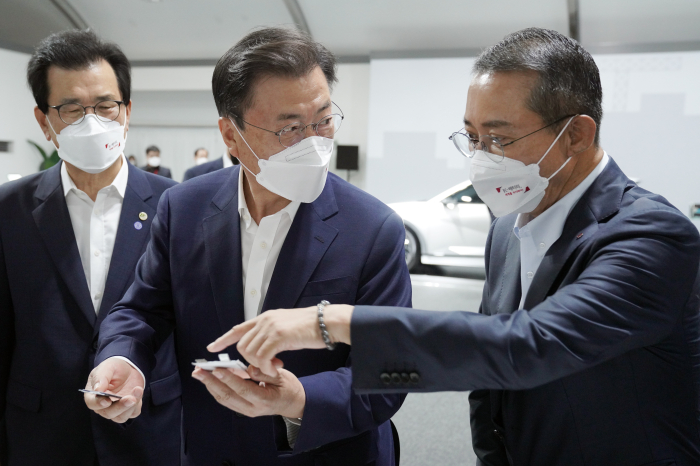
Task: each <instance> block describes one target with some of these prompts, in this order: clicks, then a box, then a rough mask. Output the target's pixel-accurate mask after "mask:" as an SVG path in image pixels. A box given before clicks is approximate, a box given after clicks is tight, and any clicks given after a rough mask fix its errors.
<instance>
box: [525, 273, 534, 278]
mask: <svg viewBox="0 0 700 466" xmlns="http://www.w3.org/2000/svg"><path fill="white" fill-rule="evenodd" d="M534 276H535V274H534V273H532V272H528V273H527V278H532V277H534Z"/></svg>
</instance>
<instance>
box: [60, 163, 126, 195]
mask: <svg viewBox="0 0 700 466" xmlns="http://www.w3.org/2000/svg"><path fill="white" fill-rule="evenodd" d="M119 157H121V159H122V167H121V168H120V169H119V173H117V176H116V177H115V178H114V180H113V181H112V183H111V184H110V185H109V186H114V187H115V188H116V190H117V192H118V193H119V195H120V196H121V198H122V199H124V196H125V194H126V185H127V182H128V180H129V165H128V163H129V161H128V160H126V158H125V157H124V154H122V155H120V156H119ZM61 184H62V185H63V195H64V196H68V193H70V192H71V191H73V190H75V191H76V192H78V191H81V190H80V189H79V188H78V187H77V186H76V185H75V183H74V182H73V178H71V177H70V175H69V174H68V169H67V168H66V164H65V162H63V161H61ZM109 186H107V187H109ZM102 189H104V188H102ZM81 192H82V191H81Z"/></svg>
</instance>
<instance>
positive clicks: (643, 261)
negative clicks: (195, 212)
mask: <svg viewBox="0 0 700 466" xmlns="http://www.w3.org/2000/svg"><path fill="white" fill-rule="evenodd" d="M473 73H474V76H473V80H472V82H471V85H470V87H469V93H468V99H467V107H466V112H465V114H464V125H465V130H464V132H459V133H455V134H453V135H452V139H453V140H455V144H456V145H457V147H458V148H459V149H460V151H461V152H462V153H463V154H464V155H466V156H469V157H472V162H471V163H472V166H471V179H472V182H473V183H474V187H475V188H476V191H477V193H478V194H479V196H480V197H481V198H482V199H483V200H484V201H485V202H486V203H487V204H489V207H490V208H491V209H492V210H493V212H494V214H495V215H496V217H499V218H497V219H496V221H495V222H494V223H493V226H492V228H491V232H490V234H489V239H488V241H487V244H486V283H485V287H484V293H483V299H482V303H481V309H480V314H474V313H470V312H430V313H426V312H421V311H414V310H399V309H389V310H387V309H379V308H372V307H367V306H358V307H355V308H354V310H353V308H352V307H351V306H330V307H327V308H326V309H327V313H326V325H327V329H328V331H329V332H330V334H331V337H332V338H333V339H334V340H335V341H341V342H345V343H350V342H351V339H350V337H351V336H352V345H353V363H352V368H353V384H354V387H355V389H356V392H357V393H365V394H367V393H373V394H377V393H396V392H411V391H422V392H427V391H439V390H473V391H472V393H471V394H470V397H469V401H470V404H471V427H472V440H473V445H474V451H475V452H476V455H477V457H478V464H480V465H485V466H501V465H503V466H506V465H567V466H579V465H580V466H583V465H596V466H605V465H610V466H619V465H647V466H650V465H654V466H657V465H658V466H660V465H668V466H671V465H676V466H681V465H683V466H690V465H697V464H700V437H699V434H698V431H699V427H700V421H699V416H698V400H699V399H700V390H699V387H700V347H699V346H698V342H699V341H700V319H699V317H700V316H699V309H700V278H699V274H698V264H699V262H700V238H699V237H698V232H697V229H696V228H695V227H694V226H693V224H692V223H691V222H690V221H689V220H688V218H687V217H686V216H685V215H683V214H682V213H681V212H679V211H678V210H677V209H676V208H674V207H673V206H672V205H670V204H669V203H668V201H667V200H666V199H664V198H663V197H661V196H659V195H657V194H653V193H650V192H648V191H646V190H644V189H641V188H639V187H638V186H637V185H636V184H635V183H634V182H632V181H631V180H630V179H629V178H627V177H626V176H625V175H624V173H623V172H622V170H621V169H620V167H618V165H617V164H616V163H615V161H614V160H613V159H612V157H610V156H608V155H607V154H606V153H605V151H604V150H603V149H602V147H601V146H600V144H599V139H598V138H599V130H600V123H601V119H602V116H603V115H602V113H603V112H602V90H601V84H600V76H599V73H598V68H597V67H596V65H595V62H594V61H593V58H592V57H591V56H590V55H589V54H588V53H587V52H586V51H585V50H584V49H583V48H581V46H580V45H578V44H577V43H576V42H575V41H574V40H572V39H569V38H567V37H565V36H562V35H561V34H559V33H557V32H554V31H548V30H544V29H537V28H531V29H526V30H523V31H519V32H516V33H513V34H510V35H509V36H507V37H506V38H505V39H504V40H503V41H502V42H501V43H499V44H497V45H495V46H493V47H491V48H489V49H488V50H486V51H485V52H484V53H483V54H482V55H481V56H480V57H479V58H478V59H477V61H476V63H475V65H474V69H473ZM460 138H461V139H460ZM650 150H655V151H657V152H658V153H659V161H658V163H674V164H678V166H679V167H682V160H675V159H673V158H672V157H668V156H667V154H663V151H659V150H658V148H656V147H654V145H653V144H652V145H651V146H650ZM538 164H539V166H538ZM509 193H510V194H509ZM529 193H532V194H529ZM387 311H390V312H387ZM314 313H315V309H305V310H301V311H297V312H296V313H294V312H291V311H289V310H280V311H273V312H271V313H267V314H266V315H264V316H261V317H259V318H258V319H256V320H252V321H249V322H246V323H245V324H243V325H241V326H239V327H238V328H236V329H233V330H232V331H231V332H230V333H229V334H227V335H226V336H225V337H224V338H222V339H221V340H220V341H218V342H217V343H216V344H214V345H212V346H211V349H212V350H213V351H215V350H219V349H221V348H222V347H226V346H227V345H229V344H232V343H235V342H236V341H238V340H239V338H241V337H242V339H241V340H240V342H239V344H238V350H239V351H240V353H241V354H242V355H243V356H244V357H246V358H247V359H248V361H249V362H250V363H251V364H257V365H259V366H260V368H261V369H264V370H265V371H266V372H269V373H271V374H274V373H275V370H274V367H275V365H274V364H272V362H273V356H274V354H275V353H276V352H277V351H280V350H290V349H294V348H314V347H322V346H323V341H322V340H321V339H320V337H319V336H318V335H316V334H314V333H313V332H312V331H311V330H312V329H313V324H312V320H313V316H314ZM261 342H264V344H261ZM402 372H405V373H406V377H403V376H402V374H401V373H402Z"/></svg>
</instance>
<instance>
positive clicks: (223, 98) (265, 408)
mask: <svg viewBox="0 0 700 466" xmlns="http://www.w3.org/2000/svg"><path fill="white" fill-rule="evenodd" d="M335 66H336V65H335V58H334V57H333V55H332V54H331V53H330V52H329V51H328V50H327V49H326V48H325V47H323V46H322V45H321V44H318V43H316V42H314V41H313V40H312V39H311V38H309V37H308V36H307V35H305V34H303V33H301V32H299V31H297V30H295V29H285V28H267V29H262V30H259V31H256V32H253V33H251V34H249V35H248V36H246V37H245V38H243V39H242V40H241V41H240V42H239V43H238V44H236V45H235V46H234V47H232V48H231V49H230V50H229V51H228V52H227V53H226V54H225V55H224V56H223V57H222V58H221V59H220V60H219V63H218V64H217V66H216V68H215V70H214V77H213V91H214V99H215V101H216V103H217V107H218V110H219V115H220V116H221V118H220V119H219V128H220V130H221V133H222V136H223V138H224V142H225V143H226V145H227V147H228V150H229V151H230V153H231V154H233V155H234V156H235V157H236V158H238V159H239V160H240V162H241V165H240V166H239V167H233V168H228V169H224V170H218V171H216V172H214V173H210V174H207V175H203V176H200V177H197V178H196V179H193V180H191V181H188V182H187V183H183V184H181V185H179V186H177V187H175V188H173V189H171V190H168V191H167V192H166V193H165V194H164V195H163V198H162V199H161V202H160V204H159V205H158V215H157V217H156V219H155V221H154V224H153V227H152V239H151V243H150V244H149V246H148V248H147V251H146V253H145V255H144V256H143V258H142V260H141V261H140V262H139V265H138V268H137V271H136V279H135V281H134V284H133V285H132V287H131V288H130V289H129V291H128V292H127V293H126V295H125V297H124V299H123V300H122V301H121V302H120V303H118V304H117V305H116V306H115V308H114V309H113V310H112V312H111V313H110V315H109V316H108V317H107V319H105V321H104V323H103V325H102V329H101V332H100V340H99V351H98V356H97V357H96V359H95V362H96V364H99V365H98V366H97V367H96V368H95V369H94V371H93V372H92V374H91V375H90V379H89V381H88V386H93V387H94V386H95V384H97V383H99V386H100V387H106V386H110V387H112V388H113V389H114V390H115V393H119V394H123V395H125V398H124V399H122V400H121V401H120V402H118V403H114V404H113V405H111V406H108V407H102V406H100V405H99V404H98V402H97V400H96V399H95V397H94V396H93V395H86V403H87V404H88V406H89V407H90V408H91V409H94V410H96V411H98V412H100V413H101V414H102V415H104V416H106V417H113V418H115V419H117V420H124V419H125V418H128V417H130V418H133V417H135V416H137V415H138V406H139V404H140V403H141V398H140V392H141V387H142V384H143V381H144V379H145V380H146V381H149V380H151V378H152V377H153V375H152V372H151V371H152V367H153V362H154V360H153V353H154V352H155V351H156V350H157V349H158V348H159V347H160V345H161V344H162V342H163V341H164V339H165V338H166V337H167V335H169V334H170V333H171V332H172V331H173V330H174V331H175V341H176V345H177V355H178V365H179V368H180V374H181V376H182V377H183V423H184V428H183V435H184V442H185V444H184V446H183V448H184V451H185V453H186V455H187V458H188V460H189V461H190V463H191V464H196V465H213V464H237V465H256V466H265V465H270V466H272V465H308V466H311V465H319V464H328V465H341V466H342V465H353V466H355V465H378V466H379V465H381V466H390V465H394V464H395V456H394V453H395V450H394V448H395V446H394V442H393V432H392V426H391V424H390V418H391V416H392V415H393V414H394V413H395V412H396V411H397V410H398V409H399V407H400V406H401V403H402V401H403V395H357V394H355V393H354V392H353V390H352V388H351V379H352V377H351V373H350V369H349V367H348V366H349V364H350V348H349V347H348V346H347V345H339V346H338V347H337V348H335V349H334V350H333V351H326V350H324V351H306V352H297V353H293V354H289V355H282V359H283V360H284V363H285V365H286V368H287V370H283V371H280V373H279V376H278V377H265V376H264V375H263V374H261V373H259V371H257V369H256V368H254V367H252V366H251V367H250V368H249V370H248V375H249V376H250V377H252V379H253V381H251V380H246V379H244V378H241V377H238V376H237V375H234V373H232V372H231V371H228V370H215V371H214V372H213V373H211V372H206V371H203V370H201V369H199V368H198V369H196V370H195V371H194V372H192V363H193V362H194V361H195V360H196V359H203V358H207V357H209V358H212V356H214V359H216V356H215V355H212V354H210V353H208V352H207V350H206V346H207V344H208V343H210V342H211V341H213V340H214V339H215V338H216V337H217V336H219V335H220V334H222V333H223V332H225V331H226V330H229V329H230V328H232V327H233V326H234V325H236V324H238V323H241V322H243V321H244V320H246V319H251V318H253V317H255V316H256V315H258V314H259V313H261V312H262V313H265V312H266V311H267V310H269V309H276V308H279V307H292V306H308V305H312V304H319V303H321V302H322V301H323V300H327V301H330V302H333V303H345V304H375V305H393V306H397V305H398V306H410V304H411V285H410V279H409V275H408V270H407V268H406V263H405V260H404V248H403V242H404V229H403V223H402V221H401V218H400V217H399V216H398V215H397V214H396V213H395V212H393V211H392V210H391V209H390V208H388V207H387V206H385V205H384V204H382V203H381V202H379V201H378V200H376V199H374V198H372V197H371V196H369V195H368V194H366V193H364V192H363V191H361V190H359V189H357V188H355V187H353V186H352V185H350V184H348V183H346V182H344V181H343V180H342V179H340V178H338V177H336V176H334V175H330V174H328V164H329V162H330V156H331V153H332V147H333V139H332V138H333V137H334V135H335V131H337V130H338V128H339V126H340V123H341V122H342V119H343V116H342V113H340V111H339V109H338V108H337V107H335V106H334V104H333V103H332V102H331V99H330V88H331V86H332V84H333V83H334V81H335V79H336V78H335ZM322 306H323V304H320V307H322ZM320 312H322V311H320ZM314 319H316V317H314ZM316 331H318V332H320V327H316ZM229 356H230V358H231V359H236V358H239V357H240V356H239V355H238V354H237V353H236V351H235V349H231V350H230V351H229ZM118 357H123V358H127V359H128V360H129V361H130V363H127V362H125V361H124V360H123V359H120V358H118ZM239 374H240V373H239ZM241 375H244V374H241ZM248 375H244V376H248ZM259 382H264V384H259ZM125 400H127V401H128V402H129V403H136V404H132V405H128V404H125V403H124V401H125Z"/></svg>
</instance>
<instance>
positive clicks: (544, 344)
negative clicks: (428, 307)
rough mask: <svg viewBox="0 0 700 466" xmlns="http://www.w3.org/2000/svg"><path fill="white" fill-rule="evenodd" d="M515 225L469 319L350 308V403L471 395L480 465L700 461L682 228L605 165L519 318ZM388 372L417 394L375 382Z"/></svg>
mask: <svg viewBox="0 0 700 466" xmlns="http://www.w3.org/2000/svg"><path fill="white" fill-rule="evenodd" d="M515 219H516V215H510V216H506V217H503V218H500V219H497V220H496V221H495V223H494V224H493V226H492V229H491V233H490V235H489V239H488V242H487V245H486V284H485V287H484V294H483V300H482V304H481V314H475V313H470V312H452V313H450V312H447V313H445V312H433V313H421V312H419V311H406V312H405V313H402V314H399V313H398V311H397V310H395V309H394V310H393V311H394V312H389V313H387V312H383V313H380V312H377V310H374V309H372V308H367V307H358V308H356V309H355V313H354V314H353V322H352V329H351V331H352V342H353V373H354V376H355V387H356V388H357V389H358V390H357V391H358V392H359V393H385V392H396V391H397V390H402V391H439V390H475V391H473V392H472V393H471V395H470V403H471V424H472V437H473V444H474V450H475V452H476V454H477V456H478V457H479V458H480V462H481V464H483V465H507V464H513V465H567V466H579V465H591V466H604V465H610V466H620V465H654V466H661V465H665V466H671V465H677V466H681V465H683V466H690V465H697V464H700V434H699V428H700V422H699V421H698V419H699V417H698V400H699V399H700V391H699V389H698V387H699V386H700V385H699V384H700V346H699V343H700V330H699V325H698V321H699V309H700V302H699V293H700V285H699V282H698V263H699V261H700V239H699V237H698V231H697V229H696V228H695V226H693V224H692V223H691V222H690V221H689V220H688V218H687V217H685V216H684V215H683V214H681V213H680V212H679V211H678V210H676V209H675V208H674V207H672V206H671V205H670V204H669V203H668V202H667V201H666V200H665V199H664V198H662V197H661V196H658V195H655V194H652V193H650V192H648V191H645V190H644V189H641V188H639V187H638V186H636V185H635V184H634V183H633V182H632V181H630V180H629V179H628V178H627V177H626V176H625V175H624V174H623V173H622V171H621V170H620V168H619V167H618V166H617V164H616V163H615V162H614V161H613V160H610V161H609V163H608V165H607V166H606V167H605V169H604V170H603V172H602V173H601V174H600V175H599V176H598V178H597V179H596V180H595V182H594V183H593V185H592V186H591V187H590V188H589V189H588V190H587V191H586V192H585V194H584V195H583V197H582V198H581V199H580V200H579V202H578V203H577V204H576V206H575V207H574V209H573V210H572V211H571V214H570V215H569V217H568V218H567V220H566V224H565V226H564V230H563V232H562V235H561V237H560V238H559V240H558V241H556V242H555V243H554V244H553V245H552V246H551V247H550V249H549V250H548V251H547V253H546V255H545V256H544V258H543V260H542V264H541V265H540V267H539V269H538V270H537V273H536V274H535V277H534V278H533V281H532V284H531V287H530V289H529V291H528V293H527V296H526V299H525V303H524V309H518V307H519V302H520V298H521V291H520V244H519V241H518V239H517V238H516V237H515V236H514V234H513V225H514V223H515ZM402 365H403V366H407V367H408V369H411V370H415V371H416V372H417V373H419V374H420V375H421V381H420V383H418V384H416V385H415V386H408V387H406V388H401V387H400V386H399V385H398V384H397V385H394V386H392V385H388V386H387V385H384V384H383V383H382V382H381V380H380V375H381V374H382V373H383V372H386V371H391V370H393V369H394V367H396V366H402ZM390 383H391V382H390ZM411 387H413V388H411ZM479 389H481V390H479Z"/></svg>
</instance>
